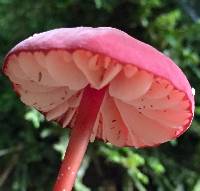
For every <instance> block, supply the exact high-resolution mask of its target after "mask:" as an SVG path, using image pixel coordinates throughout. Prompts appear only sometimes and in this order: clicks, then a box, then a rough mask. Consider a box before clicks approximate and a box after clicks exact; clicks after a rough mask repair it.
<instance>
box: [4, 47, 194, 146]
mask: <svg viewBox="0 0 200 191" xmlns="http://www.w3.org/2000/svg"><path fill="white" fill-rule="evenodd" d="M5 73H6V74H7V75H8V76H9V78H10V79H11V81H12V82H13V84H14V88H15V90H16V91H17V93H19V95H20V98H21V100H22V101H23V102H24V103H25V104H27V105H29V106H33V107H35V108H36V109H38V110H39V111H41V112H43V113H44V114H45V115H46V117H47V120H55V121H58V122H59V123H61V124H62V126H63V127H66V126H68V125H69V124H70V123H71V124H72V122H73V121H74V120H75V118H76V111H77V108H78V106H79V103H80V100H81V97H82V90H83V89H84V88H85V87H86V86H87V85H88V84H89V85H91V87H92V88H95V89H101V88H103V87H105V86H108V89H107V92H106V95H105V97H104V100H103V103H102V105H101V108H100V112H99V114H98V116H97V119H96V122H95V125H94V128H93V131H92V135H91V139H90V140H91V141H94V139H95V137H97V138H100V139H103V140H105V141H109V142H111V143H112V144H114V145H117V146H124V145H127V146H135V147H142V146H152V145H156V144H160V143H163V142H166V141H168V140H170V139H172V138H174V137H176V136H177V135H178V134H180V133H181V132H182V131H183V130H185V129H184V127H185V126H186V124H188V123H189V122H190V118H191V117H192V116H191V115H192V114H191V111H190V110H189V109H190V102H189V101H188V99H187V97H186V95H185V94H184V93H183V92H181V91H179V90H178V89H176V88H175V87H174V86H173V84H172V83H171V82H169V81H167V80H165V79H162V78H160V77H158V76H155V75H153V74H152V73H149V72H148V71H144V70H142V69H140V68H137V67H135V66H134V65H133V64H125V63H120V62H119V61H117V60H115V59H112V58H110V57H107V56H104V55H100V54H98V53H92V52H89V51H86V50H75V51H66V50H53V51H49V52H47V53H43V52H41V51H34V52H20V53H18V54H13V55H10V56H9V59H8V63H7V65H6V68H5Z"/></svg>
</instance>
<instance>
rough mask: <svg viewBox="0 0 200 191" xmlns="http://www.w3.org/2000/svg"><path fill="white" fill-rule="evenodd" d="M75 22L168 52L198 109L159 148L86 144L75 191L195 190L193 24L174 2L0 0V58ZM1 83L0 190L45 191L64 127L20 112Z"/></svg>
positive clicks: (196, 28)
mask: <svg viewBox="0 0 200 191" xmlns="http://www.w3.org/2000/svg"><path fill="white" fill-rule="evenodd" d="M80 25H81V26H112V27H117V28H120V29H122V30H124V31H126V32H128V33H129V34H130V35H133V36H135V37H136V38H138V39H140V40H143V41H145V42H147V43H149V44H151V45H153V46H155V47H156V48H157V49H159V50H161V51H163V52H164V53H165V54H167V55H169V56H170V57H171V58H172V59H173V60H175V61H176V63H177V64H178V65H179V66H180V67H181V68H182V69H183V71H184V72H185V73H186V75H187V77H188V79H189V81H190V83H191V84H192V86H193V87H194V88H195V89H196V95H197V96H196V103H197V104H196V105H197V107H196V115H195V118H194V122H193V124H192V128H191V129H190V130H189V131H188V132H187V133H186V134H184V135H183V136H182V137H180V138H179V139H178V140H176V141H172V142H170V143H166V144H164V145H161V146H160V147H158V148H147V149H139V150H137V149H133V148H116V147H114V146H112V145H110V144H104V143H101V142H98V141H97V142H96V143H94V144H93V145H90V147H89V150H88V153H87V156H86V158H85V160H84V162H83V165H82V167H81V169H80V171H79V174H78V178H77V182H76V185H75V189H76V190H77V191H84V190H85V191H88V190H100V191H103V190H122V191H132V190H138V191H147V190H148V191H151V190H154V191H157V190H158V191H166V190H167V191H179V190H181V191H199V190H200V173H199V172H200V162H199V161H200V130H199V125H200V97H199V96H198V95H199V94H200V88H199V82H200V56H199V55H200V52H199V50H200V21H198V20H196V21H193V20H191V19H190V17H189V16H188V15H186V12H185V11H184V9H182V8H181V7H180V5H179V4H178V1H177V2H176V1H173V0H109V1H107V0H94V1H92V0H85V1H81V0H63V1H61V0H58V1H49V0H41V1H37V2H36V1H32V0H29V1H27V0H21V1H18V0H0V61H1V63H2V62H3V57H4V56H5V55H6V53H7V52H8V51H9V49H10V48H12V47H13V46H14V45H15V44H16V43H17V42H19V41H21V40H22V39H24V38H26V37H28V36H30V35H32V34H34V33H38V32H41V31H45V30H49V29H52V28H58V27H74V26H80ZM0 84H1V86H0V190H3V191H28V190H34V191H44V190H45V191H46V190H51V188H52V185H53V182H54V180H55V178H56V175H57V170H58V168H59V163H60V160H61V158H62V156H63V153H64V150H65V148H66V144H67V140H68V138H67V133H68V130H64V129H61V128H58V126H57V125H56V124H54V123H47V122H46V121H45V120H44V118H43V117H42V116H41V114H39V113H38V112H37V111H35V110H33V109H31V108H26V107H25V106H24V105H23V104H22V103H21V102H20V101H19V99H18V98H17V96H16V95H15V94H14V93H13V91H12V88H11V85H10V83H9V82H8V80H7V79H6V78H5V77H4V76H2V75H0ZM66 131H67V132H66ZM115 174H116V175H115ZM113 175H114V176H113Z"/></svg>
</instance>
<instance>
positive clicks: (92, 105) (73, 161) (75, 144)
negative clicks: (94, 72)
mask: <svg viewBox="0 0 200 191" xmlns="http://www.w3.org/2000/svg"><path fill="white" fill-rule="evenodd" d="M105 90H106V88H104V89H101V90H96V89H93V88H91V87H90V86H87V87H86V88H85V89H84V92H83V97H82V100H81V103H80V106H79V108H78V114H77V118H76V121H75V126H74V127H73V129H72V133H71V137H70V140H69V144H68V147H67V150H66V153H65V157H64V160H63V162H62V165H61V168H60V171H59V174H58V177H57V181H56V184H55V186H54V191H71V190H72V187H73V185H74V181H75V178H76V174H77V172H78V169H79V167H80V164H81V161H82V159H83V157H84V154H85V152H86V149H87V145H88V143H89V139H90V136H91V133H92V128H93V126H94V123H95V120H96V117H97V114H98V112H99V109H100V106H101V103H102V101H103V98H104V95H105Z"/></svg>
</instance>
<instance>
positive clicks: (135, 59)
mask: <svg viewBox="0 0 200 191" xmlns="http://www.w3.org/2000/svg"><path fill="white" fill-rule="evenodd" d="M51 49H66V50H74V49H86V50H89V51H92V52H97V53H100V54H104V55H107V56H109V57H112V58H114V59H116V60H118V61H120V62H121V63H124V64H127V63H128V64H133V65H135V66H137V67H138V68H141V69H144V70H147V71H149V72H152V73H153V74H154V75H157V76H160V77H162V78H165V79H167V80H169V81H170V82H171V83H172V84H173V85H174V86H175V87H176V88H177V89H179V90H181V91H183V92H185V93H186V95H187V97H188V99H189V100H190V102H191V110H192V113H194V97H193V95H192V91H191V87H190V84H189V82H188V80H187V78H186V77H185V75H184V74H183V72H182V71H181V70H180V69H179V67H178V66H177V65H176V64H175V63H174V62H173V61H172V60H170V59H169V58H168V57H167V56H165V55H164V54H162V53H160V52H159V51H157V50H156V49H155V48H153V47H151V46H149V45H147V44H145V43H143V42H141V41H138V40H136V39H134V38H132V37H131V36H129V35H128V34H126V33H124V32H122V31H120V30H118V29H114V28H109V27H100V28H89V27H77V28H60V29H55V30H51V31H48V32H43V33H40V34H35V35H33V36H32V37H30V38H28V39H26V40H24V41H22V42H21V43H19V44H18V45H17V46H15V47H14V48H13V49H12V50H11V51H10V52H9V54H8V55H7V57H6V60H5V62H7V59H8V57H9V55H11V54H12V53H17V52H21V51H34V50H43V51H49V50H51Z"/></svg>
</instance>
